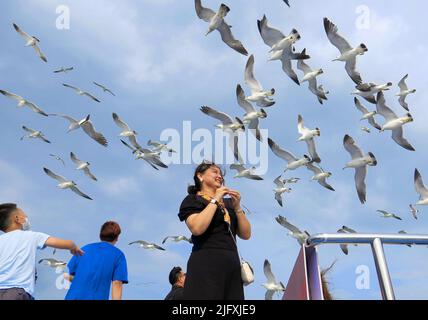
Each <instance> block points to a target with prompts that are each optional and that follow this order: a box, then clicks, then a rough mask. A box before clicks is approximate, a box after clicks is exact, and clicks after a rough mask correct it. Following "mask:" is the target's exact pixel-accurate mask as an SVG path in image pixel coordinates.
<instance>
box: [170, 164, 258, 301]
mask: <svg viewBox="0 0 428 320" xmlns="http://www.w3.org/2000/svg"><path fill="white" fill-rule="evenodd" d="M193 179H194V181H195V185H194V186H190V187H189V189H188V193H189V194H188V195H187V197H186V198H184V200H183V202H182V203H181V206H180V213H179V214H178V216H179V218H180V220H181V221H186V225H187V227H188V228H189V229H190V231H191V232H192V241H193V249H192V254H191V255H190V258H189V261H188V263H187V276H186V282H185V285H184V299H192V300H199V299H203V300H243V299H244V289H243V283H242V279H241V264H240V261H239V256H238V251H237V247H236V243H235V241H236V240H235V239H236V235H238V237H240V238H241V239H244V240H248V239H249V238H250V237H251V225H250V223H249V221H248V220H247V218H246V217H245V213H244V211H243V210H242V208H241V205H240V201H241V196H240V194H239V192H237V191H235V190H231V189H229V188H227V187H225V186H224V185H223V182H224V180H223V175H222V172H221V169H220V168H219V167H218V166H217V165H215V164H213V163H206V162H203V163H202V164H200V165H199V166H198V167H197V168H196V171H195V174H194V177H193ZM225 196H230V198H227V199H224V197H225ZM232 237H233V238H232Z"/></svg>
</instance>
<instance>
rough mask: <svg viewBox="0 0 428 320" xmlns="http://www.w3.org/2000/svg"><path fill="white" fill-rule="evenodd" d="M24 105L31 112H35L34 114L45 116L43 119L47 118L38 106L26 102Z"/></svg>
mask: <svg viewBox="0 0 428 320" xmlns="http://www.w3.org/2000/svg"><path fill="white" fill-rule="evenodd" d="M25 105H26V106H28V107H29V108H30V109H31V110H33V111H34V112H36V113H39V114H41V115H43V116H45V117H47V116H48V114H47V113H46V112H44V111H43V110H42V109H40V108H39V107H38V106H36V105H35V104H34V103H32V102H28V101H27V102H26V103H25Z"/></svg>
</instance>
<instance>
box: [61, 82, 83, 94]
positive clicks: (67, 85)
mask: <svg viewBox="0 0 428 320" xmlns="http://www.w3.org/2000/svg"><path fill="white" fill-rule="evenodd" d="M62 85H63V86H64V87H66V88H70V89H73V90H74V91H76V92H80V91H82V90H80V89H79V88H76V87H73V86H71V85H69V84H66V83H63V84H62Z"/></svg>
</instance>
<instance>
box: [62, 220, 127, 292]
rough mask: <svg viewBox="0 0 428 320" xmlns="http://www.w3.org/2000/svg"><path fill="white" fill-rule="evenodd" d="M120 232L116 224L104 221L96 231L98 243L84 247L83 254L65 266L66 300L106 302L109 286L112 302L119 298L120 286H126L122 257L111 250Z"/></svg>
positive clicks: (125, 267)
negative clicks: (67, 282) (67, 273)
mask: <svg viewBox="0 0 428 320" xmlns="http://www.w3.org/2000/svg"><path fill="white" fill-rule="evenodd" d="M120 233H121V230H120V226H119V224H117V223H116V222H113V221H108V222H106V223H104V224H103V226H102V227H101V231H100V239H101V242H97V243H92V244H88V245H86V246H84V247H83V248H82V250H84V252H85V254H84V255H83V256H81V257H73V258H72V259H71V260H70V262H69V263H68V270H69V273H70V279H69V280H70V281H72V282H71V287H70V290H69V291H68V293H67V295H66V297H65V299H66V300H108V299H109V293H110V285H111V284H112V291H111V297H112V300H121V299H122V284H123V283H128V270H127V265H126V258H125V255H124V254H123V252H122V251H120V250H119V249H118V248H116V247H115V244H116V242H117V241H118V239H119V235H120Z"/></svg>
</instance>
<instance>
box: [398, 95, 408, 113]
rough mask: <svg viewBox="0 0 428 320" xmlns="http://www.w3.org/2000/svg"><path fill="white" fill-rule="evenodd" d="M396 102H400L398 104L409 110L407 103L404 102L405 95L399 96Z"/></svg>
mask: <svg viewBox="0 0 428 320" xmlns="http://www.w3.org/2000/svg"><path fill="white" fill-rule="evenodd" d="M398 102H399V103H400V106H402V107H403V108H404V109H406V110H407V111H409V105H408V104H407V102H406V96H400V98H398Z"/></svg>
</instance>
